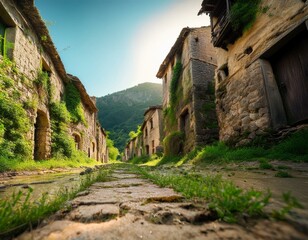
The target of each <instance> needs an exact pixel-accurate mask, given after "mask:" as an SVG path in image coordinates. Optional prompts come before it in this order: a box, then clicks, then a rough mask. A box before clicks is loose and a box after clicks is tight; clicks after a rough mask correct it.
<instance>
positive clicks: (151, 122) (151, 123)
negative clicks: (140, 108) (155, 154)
mask: <svg viewBox="0 0 308 240" xmlns="http://www.w3.org/2000/svg"><path fill="white" fill-rule="evenodd" d="M150 125H151V129H153V127H154V124H153V118H151V120H150Z"/></svg>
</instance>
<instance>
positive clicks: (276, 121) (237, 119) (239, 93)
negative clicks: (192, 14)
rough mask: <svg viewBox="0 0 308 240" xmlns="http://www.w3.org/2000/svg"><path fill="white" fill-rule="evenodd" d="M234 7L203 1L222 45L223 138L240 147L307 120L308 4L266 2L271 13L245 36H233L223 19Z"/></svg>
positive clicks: (223, 0) (216, 39)
mask: <svg viewBox="0 0 308 240" xmlns="http://www.w3.org/2000/svg"><path fill="white" fill-rule="evenodd" d="M226 2H228V3H229V4H226ZM219 4H220V8H215V7H216V6H218V5H219ZM227 6H229V9H225V8H227ZM230 7H232V2H230V1H229V0H220V1H216V2H215V3H213V2H212V1H211V0H204V1H203V2H202V9H201V10H200V12H199V13H203V12H206V13H209V14H210V17H211V22H212V36H213V44H214V46H216V47H217V63H218V67H217V71H216V103H217V114H218V120H219V128H220V134H219V135H220V140H222V141H232V142H235V143H236V144H239V145H241V144H246V143H249V142H250V141H251V140H252V139H255V137H256V136H259V135H263V134H266V133H268V132H272V131H273V130H274V131H277V130H279V129H280V128H288V127H290V126H296V125H299V124H301V123H305V122H307V120H308V94H307V91H308V73H307V71H306V70H307V66H308V48H307V42H308V37H307V36H308V34H307V28H308V21H307V19H308V4H307V1H301V0H288V1H279V0H269V1H261V7H263V8H265V9H267V11H264V12H259V13H258V15H257V19H256V21H255V22H254V23H253V26H252V27H251V28H250V29H249V30H247V31H246V32H244V33H243V34H242V35H234V34H235V33H234V32H232V31H231V30H229V29H231V23H230V21H229V20H228V21H225V20H224V19H230V18H228V16H229V15H228V14H229V12H230ZM260 9H261V8H260ZM224 11H226V14H225V15H222V14H221V13H223V12H224ZM222 16H225V18H222ZM299 59H300V61H298V60H299ZM304 69H306V70H304Z"/></svg>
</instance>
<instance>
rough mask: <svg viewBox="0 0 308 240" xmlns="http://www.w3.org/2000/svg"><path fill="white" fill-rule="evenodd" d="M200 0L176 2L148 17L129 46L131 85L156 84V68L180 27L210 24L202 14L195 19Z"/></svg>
mask: <svg viewBox="0 0 308 240" xmlns="http://www.w3.org/2000/svg"><path fill="white" fill-rule="evenodd" d="M200 8H201V1H200V0H180V1H177V3H176V4H173V5H171V6H170V8H168V9H166V10H165V11H163V12H160V13H158V14H156V15H153V16H151V17H150V18H149V19H148V21H146V22H145V23H144V24H142V25H141V27H140V29H139V31H138V32H137V34H136V35H135V36H134V38H133V39H134V42H133V43H132V44H131V46H132V49H131V57H132V59H131V62H130V64H131V74H130V75H131V76H132V79H129V81H133V84H134V85H135V84H137V83H141V82H160V79H157V78H156V73H157V71H158V68H159V66H160V64H161V63H162V61H163V60H164V58H165V57H166V55H167V54H168V53H169V51H170V49H171V47H172V46H173V44H174V42H175V41H176V39H177V37H178V35H179V34H180V32H181V30H182V28H184V27H201V26H208V25H209V24H210V20H209V17H208V16H206V15H201V16H197V13H198V11H199V10H200Z"/></svg>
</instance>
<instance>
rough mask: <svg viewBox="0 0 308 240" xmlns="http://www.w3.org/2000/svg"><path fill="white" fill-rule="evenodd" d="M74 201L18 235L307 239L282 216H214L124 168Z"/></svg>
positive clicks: (26, 237) (59, 237)
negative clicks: (225, 219) (233, 220)
mask: <svg viewBox="0 0 308 240" xmlns="http://www.w3.org/2000/svg"><path fill="white" fill-rule="evenodd" d="M72 206H73V208H72V210H71V211H70V212H67V213H62V214H58V216H57V217H56V219H54V220H49V221H48V222H46V223H45V225H44V226H41V227H39V228H38V229H36V230H34V231H32V232H28V233H24V234H22V235H21V236H19V237H18V238H17V239H19V240H24V239H78V240H83V239H84V240H88V239H125V240H127V239H155V240H157V239H177V240H179V239H245V240H246V239H306V237H305V236H304V235H303V234H301V233H299V232H298V231H296V230H295V229H294V228H293V227H292V226H291V225H288V224H287V223H284V222H271V221H269V220H251V221H250V222H249V223H246V224H245V226H240V225H237V224H226V223H222V222H220V221H218V220H214V218H213V216H212V215H211V214H210V213H209V212H208V211H207V210H206V204H205V203H197V202H187V201H185V199H184V198H183V197H182V196H181V195H179V194H177V193H176V192H174V191H173V190H172V189H169V188H160V187H158V186H156V185H154V184H152V183H150V182H149V181H148V180H145V179H141V178H140V177H139V176H138V175H136V174H132V173H130V172H128V171H127V169H124V168H123V169H120V168H118V170H116V171H114V173H113V174H112V179H110V181H108V182H102V183H95V184H93V185H92V186H91V187H90V188H89V190H88V191H86V192H83V193H80V194H79V196H78V197H77V198H75V199H74V200H73V201H72Z"/></svg>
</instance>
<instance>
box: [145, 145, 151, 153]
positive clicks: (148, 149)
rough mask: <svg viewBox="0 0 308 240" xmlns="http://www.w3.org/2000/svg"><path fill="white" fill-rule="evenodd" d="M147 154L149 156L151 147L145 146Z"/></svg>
mask: <svg viewBox="0 0 308 240" xmlns="http://www.w3.org/2000/svg"><path fill="white" fill-rule="evenodd" d="M145 152H146V154H147V155H149V154H150V146H149V145H146V146H145Z"/></svg>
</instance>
